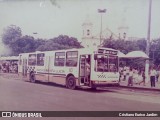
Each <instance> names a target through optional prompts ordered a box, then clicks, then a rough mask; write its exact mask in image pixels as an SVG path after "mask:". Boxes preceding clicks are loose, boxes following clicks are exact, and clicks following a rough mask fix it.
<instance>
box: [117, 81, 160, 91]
mask: <svg viewBox="0 0 160 120" xmlns="http://www.w3.org/2000/svg"><path fill="white" fill-rule="evenodd" d="M120 87H125V88H131V89H142V90H153V91H160V81H158V82H156V87H151V84H150V81H148V82H147V83H146V84H145V86H144V85H143V83H141V84H140V85H139V84H136V83H135V82H134V83H133V86H128V81H127V80H126V81H123V80H122V81H121V82H120Z"/></svg>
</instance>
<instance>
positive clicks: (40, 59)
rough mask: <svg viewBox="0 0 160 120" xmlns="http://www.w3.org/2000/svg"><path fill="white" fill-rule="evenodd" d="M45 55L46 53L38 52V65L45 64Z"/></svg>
mask: <svg viewBox="0 0 160 120" xmlns="http://www.w3.org/2000/svg"><path fill="white" fill-rule="evenodd" d="M44 57H45V54H44V53H39V54H37V65H38V66H44Z"/></svg>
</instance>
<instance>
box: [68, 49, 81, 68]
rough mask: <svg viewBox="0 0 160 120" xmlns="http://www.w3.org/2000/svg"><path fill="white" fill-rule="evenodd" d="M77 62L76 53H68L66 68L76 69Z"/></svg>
mask: <svg viewBox="0 0 160 120" xmlns="http://www.w3.org/2000/svg"><path fill="white" fill-rule="evenodd" d="M77 62H78V51H69V52H67V56H66V66H69V67H76V66H77Z"/></svg>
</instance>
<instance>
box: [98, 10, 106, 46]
mask: <svg viewBox="0 0 160 120" xmlns="http://www.w3.org/2000/svg"><path fill="white" fill-rule="evenodd" d="M98 12H99V13H100V14H101V27H100V46H101V45H102V29H103V28H102V27H103V26H102V14H103V13H106V9H98Z"/></svg>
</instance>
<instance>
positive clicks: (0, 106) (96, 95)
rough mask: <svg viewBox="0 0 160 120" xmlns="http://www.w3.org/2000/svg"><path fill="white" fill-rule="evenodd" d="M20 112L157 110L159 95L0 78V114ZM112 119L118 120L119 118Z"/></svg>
mask: <svg viewBox="0 0 160 120" xmlns="http://www.w3.org/2000/svg"><path fill="white" fill-rule="evenodd" d="M22 110H23V111H62V110H63V111H94V110H95V111H143V110H144V111H159V110H160V93H159V92H155V91H152V92H151V91H142V90H130V89H126V88H125V89H124V88H103V89H98V90H97V91H92V90H90V89H88V88H85V89H78V90H69V89H66V88H65V87H63V86H60V85H54V84H46V83H36V84H34V83H30V82H24V81H22V80H17V79H15V78H3V77H1V78H0V111H22ZM50 119H51V118H50ZM57 119H62V118H57ZM74 119H76V120H77V119H78V120H79V119H80V118H74ZM94 119H96V118H94ZM97 119H98V118H97ZM101 119H102V118H101ZM104 119H105V120H106V118H104ZM115 119H116V120H117V119H118V120H119V119H121V118H115ZM147 119H148V120H151V118H147ZM154 119H155V118H154ZM87 120H88V118H87ZM122 120H124V118H123V119H122ZM125 120H126V119H125ZM136 120H137V118H136ZM157 120H158V118H157Z"/></svg>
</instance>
